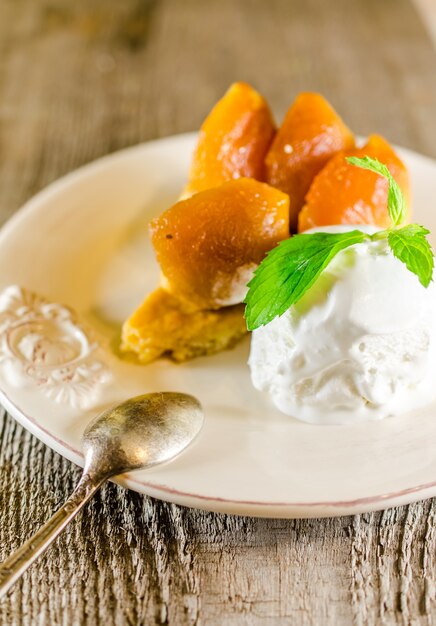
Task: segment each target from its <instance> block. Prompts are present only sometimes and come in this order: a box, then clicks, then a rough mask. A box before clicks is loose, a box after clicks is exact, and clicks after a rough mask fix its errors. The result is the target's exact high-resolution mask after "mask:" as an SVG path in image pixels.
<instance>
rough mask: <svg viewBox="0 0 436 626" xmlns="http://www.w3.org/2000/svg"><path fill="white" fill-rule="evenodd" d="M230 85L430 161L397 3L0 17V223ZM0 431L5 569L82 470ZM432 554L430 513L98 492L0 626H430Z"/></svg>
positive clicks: (420, 43) (407, 25)
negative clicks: (294, 512)
mask: <svg viewBox="0 0 436 626" xmlns="http://www.w3.org/2000/svg"><path fill="white" fill-rule="evenodd" d="M432 2H434V0H430V2H429V1H428V0H419V4H420V6H421V7H425V6H427V7H428V8H431V4H432ZM433 9H434V5H433ZM433 24H434V20H433ZM236 79H243V80H247V81H249V82H251V83H253V84H254V85H255V86H256V87H258V88H259V89H260V90H261V91H262V92H263V93H264V94H265V95H266V96H267V98H268V99H269V100H270V102H271V103H272V105H273V108H274V110H275V113H276V114H277V117H278V118H279V119H280V117H281V116H282V115H283V113H284V111H285V110H286V108H287V106H288V105H289V103H290V101H291V100H292V98H293V97H294V95H295V94H296V93H297V92H298V91H300V90H319V91H321V92H322V93H324V94H325V95H326V96H327V97H328V98H329V99H330V100H331V101H332V102H333V103H334V105H335V106H336V107H337V108H338V109H339V111H340V112H341V113H342V114H343V116H344V118H345V119H346V120H347V122H348V123H349V124H350V125H351V126H352V127H353V128H354V129H355V131H356V132H358V133H361V134H366V133H368V132H370V131H374V130H377V131H379V132H381V133H382V134H384V135H386V136H387V137H388V138H390V139H391V140H393V141H395V142H397V143H399V144H403V145H405V146H408V147H411V148H414V149H416V150H419V151H421V152H424V153H426V154H429V155H432V156H434V157H436V54H435V52H434V51H433V48H432V45H431V43H430V39H429V36H428V35H427V34H426V31H425V29H424V26H423V24H422V22H421V21H420V19H419V17H418V14H417V12H416V10H415V8H414V6H412V5H411V4H409V2H408V0H384V1H382V0H354V1H352V0H334V1H331V2H326V1H324V0H269V1H266V0H240V1H239V2H236V1H235V0H233V1H232V0H203V1H202V0H179V1H176V0H161V1H160V2H158V1H157V0H142V1H141V0H125V1H124V2H121V1H119V0H118V1H117V0H76V1H75V2H69V3H68V2H65V1H64V2H63V1H62V0H39V1H37V0H21V1H19V2H18V1H17V0H2V2H1V3H0V216H1V220H2V221H4V220H6V219H7V218H8V217H9V216H10V215H12V214H13V213H14V212H15V211H16V210H17V209H18V208H19V206H20V205H21V204H22V203H23V202H24V201H25V200H27V199H28V198H29V197H30V196H32V194H34V193H35V192H36V191H38V190H39V189H41V188H42V187H44V186H45V185H46V184H47V183H49V182H51V181H53V180H55V179H56V178H58V177H59V176H61V175H63V174H65V173H66V172H69V171H71V170H73V169H74V168H76V167H78V166H79V165H81V164H83V163H87V162H89V161H91V160H92V159H95V158H96V157H99V156H101V155H103V154H107V153H108V152H112V151H114V150H117V149H119V148H123V147H125V146H129V145H133V144H136V143H138V142H141V141H146V140H148V139H152V138H155V137H163V136H165V135H171V134H173V133H178V132H182V131H188V130H193V129H196V128H197V127H198V125H199V124H200V122H201V120H202V118H203V117H204V116H205V114H206V113H207V112H208V110H209V109H210V107H211V105H212V104H213V103H214V102H215V101H216V100H217V98H219V97H220V96H221V94H222V93H223V92H224V90H225V89H226V88H227V86H228V85H229V83H230V82H231V81H233V80H236ZM429 202H432V203H435V199H434V198H429ZM0 428H1V441H0V464H1V471H0V551H1V556H3V557H4V556H6V554H7V553H8V552H9V551H10V550H11V549H13V548H16V547H17V546H18V545H19V544H20V543H21V542H22V541H23V540H24V539H25V538H26V537H28V536H29V534H30V533H32V532H33V531H35V530H36V529H37V528H38V526H39V525H40V524H41V522H42V521H43V520H45V519H46V518H47V517H48V516H49V515H50V514H51V513H52V512H53V511H54V510H55V508H56V506H57V505H58V504H59V503H60V502H62V501H63V500H64V498H65V497H66V496H67V494H68V493H69V492H70V491H71V489H72V488H73V485H74V484H75V482H76V480H77V479H78V476H79V470H78V469H77V468H76V467H73V466H72V465H71V464H70V463H69V462H68V461H66V460H64V459H62V458H61V457H60V456H58V455H57V454H55V453H54V452H52V451H51V450H49V449H48V448H46V447H45V446H44V445H43V444H41V443H39V442H38V441H37V440H36V439H35V438H33V437H32V436H30V435H29V434H28V433H27V432H25V431H24V430H23V429H22V428H21V427H19V426H18V425H17V424H15V422H14V421H13V420H12V419H11V418H9V417H8V416H6V415H4V416H3V417H2V419H1V421H0ZM435 550H436V507H435V504H434V502H433V501H426V502H422V503H418V504H414V505H411V506H408V507H401V508H398V509H393V510H389V511H384V512H382V513H375V514H368V515H361V516H356V517H353V518H351V517H349V518H340V519H330V520H307V521H305V520H301V521H284V520H266V519H252V518H241V517H232V516H226V515H215V514H210V513H206V512H202V511H195V510H189V509H185V508H183V507H179V506H174V505H171V504H165V503H163V502H158V501H154V500H151V499H149V498H146V497H142V496H140V495H138V494H136V493H129V492H126V491H124V490H123V489H121V488H118V487H116V486H114V485H108V486H107V487H106V488H105V489H103V491H102V492H101V494H100V495H99V496H97V497H96V498H95V499H94V501H93V502H92V503H91V504H89V505H88V507H87V508H86V510H85V512H84V514H83V515H82V516H81V517H80V518H79V519H77V520H76V521H75V522H74V523H72V524H71V526H70V528H69V529H68V531H67V532H66V533H65V534H64V535H63V536H62V538H61V539H60V540H59V541H58V542H57V543H56V545H55V546H54V547H53V548H52V549H51V550H50V552H49V553H48V554H47V556H46V557H45V558H43V559H41V560H40V561H39V562H38V563H37V564H35V565H34V566H33V567H32V569H31V570H30V571H29V573H28V574H27V575H26V576H25V577H24V579H23V581H22V583H20V584H18V585H17V586H16V587H15V588H14V590H13V593H11V595H10V596H9V597H8V598H7V599H6V600H5V601H3V602H2V603H1V604H0V611H1V613H0V622H1V624H7V625H9V624H14V625H17V626H21V625H27V624H29V625H30V624H31V625H33V624H40V625H45V624H48V625H50V626H56V625H58V624H62V625H64V624H65V625H69V624H72V625H80V624H91V625H94V624H103V625H104V626H110V625H111V624H116V625H123V624H144V625H145V624H155V623H156V624H167V623H168V624H177V625H179V624H181V625H183V624H225V625H238V626H239V625H244V624H247V625H252V624H253V625H257V624H259V625H265V626H266V625H268V626H269V625H271V624H292V625H300V624H302V625H309V624H313V625H324V624H331V625H334V626H340V625H342V624H344V625H345V624H357V625H360V624H362V625H363V624H411V625H416V624H431V623H433V622H432V619H434V620H436V606H435V599H436V596H435V594H436V552H435Z"/></svg>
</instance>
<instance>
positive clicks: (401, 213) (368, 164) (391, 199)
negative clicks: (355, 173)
mask: <svg viewBox="0 0 436 626" xmlns="http://www.w3.org/2000/svg"><path fill="white" fill-rule="evenodd" d="M347 161H348V163H351V165H356V166H357V167H361V168H362V169H364V170H370V171H371V172H375V173H376V174H380V175H381V176H384V178H386V179H387V181H388V183H389V191H388V212H389V217H390V218H391V220H392V224H393V225H394V226H399V225H400V224H402V222H403V221H404V218H405V217H406V201H405V199H404V196H403V192H402V191H401V189H400V187H399V185H398V183H397V181H396V180H395V178H394V177H393V176H392V174H391V173H390V171H389V170H388V168H387V167H386V165H384V164H383V163H380V161H378V160H377V159H372V158H371V157H369V156H365V157H363V158H362V159H360V158H359V157H347Z"/></svg>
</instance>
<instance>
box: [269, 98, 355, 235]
mask: <svg viewBox="0 0 436 626" xmlns="http://www.w3.org/2000/svg"><path fill="white" fill-rule="evenodd" d="M353 147H354V136H353V133H352V132H351V131H350V130H349V128H347V126H346V125H345V124H344V122H343V121H342V119H341V118H340V117H339V115H338V114H337V113H336V111H335V110H334V109H333V107H332V106H331V105H330V104H329V103H328V102H327V100H326V99H325V98H323V97H322V96H321V95H320V94H319V93H311V92H307V93H300V94H299V95H298V96H297V98H296V99H295V101H294V103H293V104H292V105H291V107H290V108H289V110H288V112H287V113H286V116H285V119H284V120H283V122H282V125H281V126H280V128H279V130H278V132H277V134H276V136H275V139H274V141H273V143H272V146H271V148H270V150H269V152H268V154H267V156H266V182H267V183H268V184H270V185H272V186H273V187H277V188H278V189H281V190H282V191H284V192H285V193H287V194H289V197H290V225H291V230H292V232H296V230H297V219H298V213H299V211H300V210H301V208H302V206H303V204H304V196H305V195H306V193H307V191H308V189H309V187H310V184H311V182H312V180H313V178H314V176H315V175H316V174H318V172H319V171H320V170H321V169H322V168H323V167H324V165H325V164H326V163H327V161H328V160H329V159H331V157H332V156H334V155H335V154H337V153H338V152H339V151H341V150H348V149H350V148H353Z"/></svg>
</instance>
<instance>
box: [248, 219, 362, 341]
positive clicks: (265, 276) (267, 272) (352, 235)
mask: <svg viewBox="0 0 436 626" xmlns="http://www.w3.org/2000/svg"><path fill="white" fill-rule="evenodd" d="M368 239H369V235H367V234H366V233H363V232H361V231H359V230H352V231H349V232H346V233H322V232H319V233H313V234H311V235H294V236H293V237H291V238H290V239H286V240H285V241H283V242H282V243H280V244H279V245H278V246H277V247H276V248H274V249H273V250H271V252H269V253H268V255H267V256H266V257H265V259H264V260H263V261H262V263H261V264H260V265H259V267H258V268H257V270H256V271H255V273H254V277H253V278H252V280H251V281H250V282H249V283H248V293H247V296H246V298H245V304H246V305H247V306H246V309H245V319H246V322H247V328H248V330H254V329H255V328H258V327H259V326H264V325H265V324H268V323H269V322H271V321H272V320H273V319H274V318H275V317H277V316H278V315H282V314H283V313H284V312H285V311H287V310H288V309H289V308H290V307H291V306H292V305H293V304H296V302H298V300H300V298H301V297H302V296H303V295H304V294H305V293H306V291H307V290H308V289H309V288H310V287H311V286H312V285H313V284H314V282H315V281H316V280H317V278H318V277H319V275H320V274H321V272H322V271H323V270H324V269H325V268H326V267H327V265H328V264H329V263H330V261H331V260H332V259H333V258H334V257H335V256H336V255H337V254H338V252H340V251H341V250H344V249H345V248H348V247H349V246H353V245H355V244H357V243H362V242H363V241H366V240H368Z"/></svg>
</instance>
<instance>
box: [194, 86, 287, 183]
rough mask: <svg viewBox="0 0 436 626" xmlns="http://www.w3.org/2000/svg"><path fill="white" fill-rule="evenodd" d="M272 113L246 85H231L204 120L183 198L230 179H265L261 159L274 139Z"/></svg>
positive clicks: (259, 96)
mask: <svg viewBox="0 0 436 626" xmlns="http://www.w3.org/2000/svg"><path fill="white" fill-rule="evenodd" d="M274 132H275V127H274V122H273V119H272V115H271V111H270V110H269V107H268V105H267V103H266V102H265V100H264V99H263V98H262V96H261V95H260V94H259V93H257V91H255V90H254V89H253V88H252V87H250V86H249V85H247V84H246V83H234V84H233V85H232V86H231V87H230V89H229V90H228V91H227V93H226V94H225V95H224V97H223V98H222V99H221V100H219V101H218V102H217V104H216V105H215V106H214V108H213V109H212V111H211V112H210V113H209V115H208V117H207V118H206V120H205V121H204V123H203V125H202V127H201V129H200V136H199V139H198V143H197V147H196V149H195V152H194V156H193V159H192V166H191V172H190V175H189V182H188V185H187V187H186V189H185V195H191V194H193V193H196V192H198V191H202V190H204V189H210V188H211V187H216V186H217V185H220V184H221V183H223V182H225V181H227V180H231V179H233V178H240V177H248V178H256V179H258V180H264V159H265V154H266V152H267V150H268V147H269V145H270V143H271V141H272V138H273V136H274Z"/></svg>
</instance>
